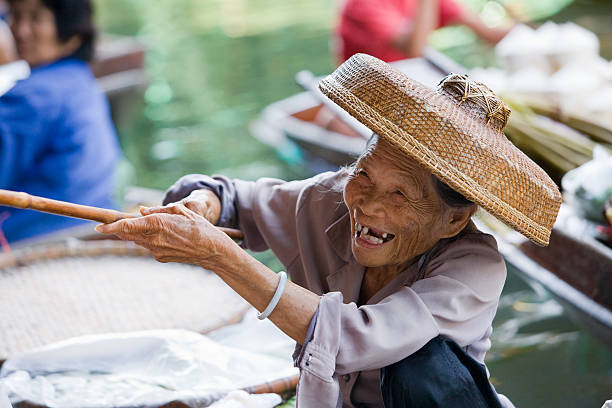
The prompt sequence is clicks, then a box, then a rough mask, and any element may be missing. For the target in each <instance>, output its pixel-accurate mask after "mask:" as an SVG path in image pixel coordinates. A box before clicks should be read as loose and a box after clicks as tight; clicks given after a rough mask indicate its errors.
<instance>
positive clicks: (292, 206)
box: [98, 54, 560, 407]
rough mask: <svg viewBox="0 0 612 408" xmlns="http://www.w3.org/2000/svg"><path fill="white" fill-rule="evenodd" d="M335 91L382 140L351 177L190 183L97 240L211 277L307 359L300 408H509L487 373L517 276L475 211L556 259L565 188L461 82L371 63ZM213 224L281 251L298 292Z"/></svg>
mask: <svg viewBox="0 0 612 408" xmlns="http://www.w3.org/2000/svg"><path fill="white" fill-rule="evenodd" d="M320 86H321V89H322V90H323V92H324V93H325V94H326V95H328V96H329V97H330V98H331V99H332V100H333V101H335V102H336V103H337V104H339V105H340V106H341V107H342V108H344V109H345V110H347V111H348V112H349V113H351V114H352V115H354V116H355V117H356V118H358V119H359V120H360V121H362V122H363V123H364V124H366V125H367V126H368V127H369V128H370V129H371V130H372V131H373V132H374V136H373V138H372V141H371V142H370V144H369V146H368V148H367V150H366V152H364V153H363V155H362V156H361V157H360V158H359V160H358V161H357V162H356V163H355V165H354V166H352V167H351V168H349V169H343V170H340V171H338V172H336V173H325V174H321V175H318V176H316V177H314V178H312V179H309V180H303V181H294V182H283V181H280V180H272V179H262V180H259V181H257V182H245V181H240V180H228V179H226V178H224V177H215V178H208V177H205V176H195V175H191V176H186V177H184V178H182V179H181V180H179V181H178V182H177V183H176V184H175V185H174V186H173V187H172V188H171V189H170V190H169V191H168V194H167V197H166V202H177V201H178V203H175V204H170V205H168V206H166V207H160V208H153V209H144V210H143V212H142V213H143V215H144V216H143V217H141V218H137V219H129V220H122V221H118V222H116V223H114V224H110V225H106V226H100V227H98V228H99V230H100V231H102V232H105V233H113V234H116V235H118V236H119V237H121V238H123V239H128V240H133V241H135V242H137V243H138V244H140V245H142V246H144V247H146V248H149V249H151V251H152V252H153V254H154V255H155V257H156V258H157V259H158V260H159V261H161V262H185V263H192V264H197V265H201V266H202V267H203V268H206V269H210V270H213V271H215V272H216V273H217V274H218V275H219V276H220V277H221V278H222V279H223V280H224V281H225V282H227V284H228V285H230V286H231V287H232V288H233V289H234V290H236V291H237V292H238V293H239V294H240V295H242V296H243V297H244V298H245V299H246V300H248V301H249V302H250V303H251V304H252V305H253V306H254V307H255V308H257V309H258V310H260V311H263V313H262V316H261V317H266V316H267V317H269V318H270V319H271V320H272V321H273V322H274V323H275V324H276V325H277V326H278V327H279V328H280V329H281V330H283V331H284V332H285V333H286V334H287V335H288V336H290V337H291V338H293V339H294V340H295V341H296V342H297V343H298V347H297V348H296V353H295V355H294V357H295V363H296V365H297V366H298V367H299V368H300V369H301V375H300V381H299V384H298V389H297V401H298V406H303V407H337V406H344V407H379V406H383V401H384V405H385V406H386V407H442V406H444V407H488V406H490V407H498V406H502V405H500V404H503V406H511V403H510V402H509V401H508V400H507V399H506V398H503V397H502V398H499V399H498V396H497V394H496V393H495V391H494V390H493V389H492V387H491V385H490V384H489V382H488V379H487V372H486V369H485V367H484V365H483V361H484V355H485V353H486V351H487V350H488V349H489V347H490V340H489V336H490V334H491V322H492V320H493V316H494V315H495V311H496V308H497V303H498V299H499V296H500V293H501V290H502V287H503V285H504V280H505V276H506V271H505V266H504V262H503V259H502V257H501V256H500V254H499V253H498V251H497V248H496V243H495V240H494V239H493V237H492V236H490V235H486V234H483V233H481V232H479V231H478V230H477V229H476V228H475V227H474V225H473V223H472V222H471V221H470V218H471V217H472V215H473V214H474V212H475V211H476V206H477V204H478V205H480V206H482V207H484V208H485V209H487V210H489V211H490V212H491V213H493V214H495V215H497V216H498V217H499V218H500V219H502V220H503V221H505V222H507V223H508V224H510V225H512V226H513V227H515V228H516V229H517V230H519V231H520V232H522V233H524V234H525V235H527V236H528V237H529V238H531V239H533V240H535V241H536V242H538V243H541V244H545V243H546V242H547V240H548V237H549V234H550V228H551V226H552V224H553V222H554V219H555V217H556V212H557V210H558V208H559V205H560V194H559V191H558V189H557V188H556V186H555V185H554V183H553V182H552V181H551V180H550V179H549V178H548V177H547V176H546V174H545V173H544V172H543V171H542V170H541V169H540V168H538V167H537V166H536V165H535V164H533V163H532V162H531V161H530V160H529V159H527V158H526V157H525V156H524V155H523V154H522V153H521V152H520V151H518V150H517V149H515V148H514V147H513V146H512V145H511V144H510V143H509V142H508V140H507V139H506V138H505V136H504V135H503V133H502V128H503V126H504V124H505V122H506V120H507V117H508V114H509V110H508V109H507V108H506V107H505V105H503V103H502V102H501V101H500V100H499V99H497V98H496V97H495V95H493V93H492V92H491V91H490V90H489V89H488V88H486V87H485V86H483V85H481V84H477V83H475V82H472V81H470V80H468V79H467V78H465V77H463V76H458V75H453V76H449V77H447V78H446V79H445V80H444V81H443V82H442V83H441V84H440V87H439V89H438V91H437V92H435V91H433V90H430V89H429V88H426V87H424V86H422V85H420V84H418V83H416V82H415V81H412V80H411V79H410V78H408V77H406V76H405V75H403V74H401V73H399V72H397V71H395V70H394V69H392V68H391V67H390V66H389V65H387V64H386V63H384V62H382V61H380V60H377V59H376V58H373V57H370V56H367V55H364V54H357V55H355V56H353V57H352V58H351V59H350V60H348V61H347V62H345V63H344V64H343V65H342V66H340V67H339V68H338V69H337V70H336V71H335V72H334V73H333V74H332V75H330V76H329V77H327V78H326V79H324V80H323V81H322V82H321V85H320ZM213 224H218V225H224V226H233V227H239V228H240V229H241V230H242V232H243V233H244V241H243V246H244V247H246V248H249V249H252V250H256V251H260V250H264V249H266V248H271V249H272V250H273V251H274V253H275V254H276V255H277V256H278V258H279V259H280V260H281V262H282V263H283V265H284V266H285V268H286V269H287V271H288V272H289V273H290V275H291V278H292V282H287V283H286V282H285V277H284V274H283V273H281V274H279V275H277V274H275V273H273V272H272V271H270V270H269V269H268V268H267V267H265V266H264V265H262V264H260V263H259V262H258V261H256V260H255V259H254V258H252V257H251V256H249V255H248V254H247V253H246V252H244V251H242V250H241V248H240V247H239V246H238V245H237V244H235V243H234V242H233V241H232V240H231V239H229V238H228V237H227V236H225V235H224V234H223V233H221V232H220V231H219V230H217V229H216V228H214V227H213ZM500 400H501V401H500Z"/></svg>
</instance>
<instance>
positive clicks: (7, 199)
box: [0, 189, 243, 239]
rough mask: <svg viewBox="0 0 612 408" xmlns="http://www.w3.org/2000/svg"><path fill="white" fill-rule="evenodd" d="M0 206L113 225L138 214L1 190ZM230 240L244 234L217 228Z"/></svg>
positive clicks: (240, 237) (239, 237)
mask: <svg viewBox="0 0 612 408" xmlns="http://www.w3.org/2000/svg"><path fill="white" fill-rule="evenodd" d="M0 205H6V206H9V207H16V208H24V209H31V210H36V211H42V212H46V213H51V214H56V215H63V216H65V217H72V218H80V219H83V220H91V221H97V222H100V223H102V224H111V223H113V222H115V221H119V220H122V219H124V218H136V217H138V216H139V215H138V214H130V213H125V212H121V211H115V210H109V209H106V208H97V207H90V206H87V205H81V204H74V203H68V202H65V201H58V200H52V199H50V198H43V197H38V196H34V195H30V194H28V193H22V192H16V191H9V190H2V189H0ZM217 228H219V230H221V231H222V232H224V233H226V234H227V235H228V236H229V237H230V238H233V239H243V235H242V232H241V231H240V230H237V229H233V228H223V227H217Z"/></svg>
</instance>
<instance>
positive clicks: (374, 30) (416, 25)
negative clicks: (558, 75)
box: [336, 0, 508, 62]
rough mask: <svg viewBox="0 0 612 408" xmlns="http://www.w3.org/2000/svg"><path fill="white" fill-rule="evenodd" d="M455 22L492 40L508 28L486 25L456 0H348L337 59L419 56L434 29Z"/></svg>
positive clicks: (339, 29)
mask: <svg viewBox="0 0 612 408" xmlns="http://www.w3.org/2000/svg"><path fill="white" fill-rule="evenodd" d="M455 24H460V25H466V26H467V27H469V28H471V29H472V30H474V32H475V33H476V34H477V35H478V36H479V37H481V38H483V39H485V40H487V41H489V42H491V43H493V44H495V43H497V42H498V41H499V40H501V39H502V38H503V36H504V35H505V34H506V33H507V32H508V28H493V27H489V26H487V25H486V24H484V23H483V21H482V20H481V19H480V18H479V17H478V15H476V14H475V13H473V12H471V11H469V10H466V9H463V8H462V7H461V6H459V5H458V4H457V3H456V2H455V1H454V0H345V2H344V4H343V6H342V8H341V13H340V23H339V25H338V28H337V33H336V34H337V36H338V39H339V44H338V49H337V52H338V59H339V62H343V61H345V60H347V59H348V58H350V57H351V55H353V54H356V53H359V52H362V53H365V54H370V55H372V56H375V57H377V58H380V59H382V60H383V61H387V62H391V61H396V60H400V59H405V58H411V57H419V56H421V55H422V53H423V48H424V47H425V45H426V44H427V38H428V37H429V34H430V33H431V32H432V31H434V30H436V29H438V28H440V27H444V26H447V25H455Z"/></svg>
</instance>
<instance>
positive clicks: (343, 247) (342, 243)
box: [325, 211, 353, 262]
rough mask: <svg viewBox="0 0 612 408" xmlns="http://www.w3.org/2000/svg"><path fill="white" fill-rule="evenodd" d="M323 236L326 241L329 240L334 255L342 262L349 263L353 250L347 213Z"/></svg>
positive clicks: (328, 228)
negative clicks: (325, 237) (325, 236)
mask: <svg viewBox="0 0 612 408" xmlns="http://www.w3.org/2000/svg"><path fill="white" fill-rule="evenodd" d="M325 235H327V239H329V242H330V244H331V246H332V248H334V251H335V252H336V255H338V256H339V257H340V258H341V259H342V260H343V261H344V262H350V261H351V260H352V259H353V250H352V249H351V217H350V215H349V213H348V211H346V212H345V213H344V214H342V215H341V216H340V217H339V218H338V219H337V220H335V221H334V222H332V223H331V224H330V226H329V227H327V229H326V230H325Z"/></svg>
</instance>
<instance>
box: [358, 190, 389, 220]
mask: <svg viewBox="0 0 612 408" xmlns="http://www.w3.org/2000/svg"><path fill="white" fill-rule="evenodd" d="M359 205H360V207H361V212H363V214H364V215H365V216H370V217H375V216H381V215H383V214H384V212H385V211H384V208H385V206H384V199H383V197H382V195H381V194H378V193H377V192H376V191H375V190H374V189H370V190H368V191H365V192H363V194H362V195H361V197H360V203H359Z"/></svg>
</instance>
